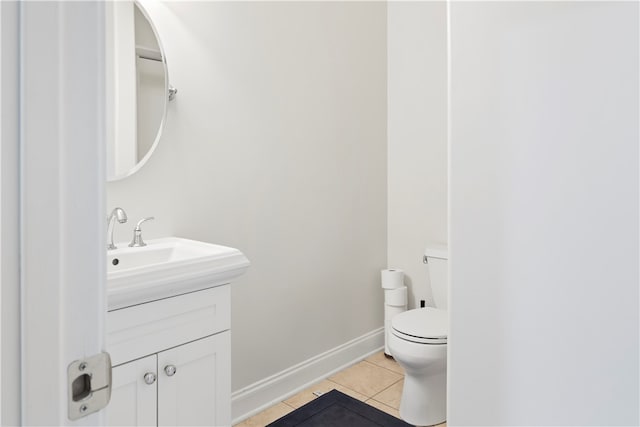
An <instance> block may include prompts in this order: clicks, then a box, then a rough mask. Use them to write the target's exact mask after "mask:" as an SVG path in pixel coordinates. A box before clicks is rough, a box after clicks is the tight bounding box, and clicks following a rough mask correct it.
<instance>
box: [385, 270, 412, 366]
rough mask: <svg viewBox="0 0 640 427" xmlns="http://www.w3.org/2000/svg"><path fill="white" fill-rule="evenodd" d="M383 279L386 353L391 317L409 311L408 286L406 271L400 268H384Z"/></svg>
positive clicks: (386, 350) (386, 352) (387, 350)
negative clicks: (405, 276) (405, 283)
mask: <svg viewBox="0 0 640 427" xmlns="http://www.w3.org/2000/svg"><path fill="white" fill-rule="evenodd" d="M380 273H381V274H380V275H381V281H382V289H384V353H385V354H386V355H389V356H390V355H391V352H390V351H389V344H388V342H389V339H388V338H389V334H390V333H391V332H390V331H391V319H392V318H393V316H395V315H396V314H399V313H402V312H403V311H407V287H406V286H405V285H404V272H403V271H402V270H398V269H388V270H382V271H381V272H380Z"/></svg>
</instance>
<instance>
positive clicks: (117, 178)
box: [107, 0, 171, 182]
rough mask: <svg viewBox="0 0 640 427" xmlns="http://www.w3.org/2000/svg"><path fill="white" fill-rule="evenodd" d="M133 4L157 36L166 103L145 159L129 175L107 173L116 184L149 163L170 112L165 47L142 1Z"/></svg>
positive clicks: (138, 0)
mask: <svg viewBox="0 0 640 427" xmlns="http://www.w3.org/2000/svg"><path fill="white" fill-rule="evenodd" d="M132 3H133V5H134V7H137V8H138V9H139V10H140V12H141V13H142V15H143V16H144V17H145V19H146V20H147V22H148V23H149V26H150V27H151V31H153V35H154V36H155V38H156V41H157V42H158V48H159V49H160V55H161V56H162V67H163V68H164V75H165V79H164V86H165V87H164V93H165V103H164V107H163V109H162V120H161V121H160V126H159V127H158V132H157V133H156V137H155V140H154V141H153V144H151V148H149V151H147V153H146V154H145V155H144V157H143V158H142V159H140V161H139V162H138V163H136V165H135V166H134V167H132V168H131V169H129V171H128V172H127V173H123V174H120V175H116V176H109V171H107V182H115V181H120V180H122V179H125V178H128V177H130V176H131V175H133V174H135V173H136V172H138V171H139V170H140V169H141V168H142V167H143V166H144V165H145V164H146V163H147V162H148V161H149V158H150V157H151V155H152V154H153V152H154V151H155V150H156V148H157V147H158V143H159V142H160V138H161V137H162V133H163V132H164V128H165V125H166V122H167V113H168V110H169V87H170V86H171V85H170V84H169V66H168V65H167V55H166V53H165V50H164V46H163V45H162V39H161V38H160V35H159V34H158V29H157V28H156V25H155V24H154V22H153V20H152V19H151V16H149V13H148V12H147V10H146V8H145V7H144V5H143V4H142V2H141V1H140V0H132ZM136 122H137V117H136ZM108 143H109V141H107V144H108Z"/></svg>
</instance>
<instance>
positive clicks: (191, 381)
mask: <svg viewBox="0 0 640 427" xmlns="http://www.w3.org/2000/svg"><path fill="white" fill-rule="evenodd" d="M230 370H231V333H230V332H229V331H226V332H222V333H219V334H217V335H213V336H210V337H207V338H203V339H201V340H198V341H193V342H191V343H189V344H185V345H181V346H180V347H176V348H173V349H171V350H167V351H163V352H162V353H159V354H158V381H159V384H158V425H160V426H197V425H199V426H229V425H231V372H230Z"/></svg>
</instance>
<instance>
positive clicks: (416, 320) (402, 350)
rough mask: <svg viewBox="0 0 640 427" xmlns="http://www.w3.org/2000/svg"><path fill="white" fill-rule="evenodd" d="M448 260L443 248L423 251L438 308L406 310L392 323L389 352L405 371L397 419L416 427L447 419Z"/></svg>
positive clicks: (430, 248)
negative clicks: (399, 417) (400, 418)
mask: <svg viewBox="0 0 640 427" xmlns="http://www.w3.org/2000/svg"><path fill="white" fill-rule="evenodd" d="M447 258H448V254H447V250H446V248H444V247H428V248H427V250H426V251H425V260H426V261H427V264H428V269H429V278H430V281H431V289H432V291H433V299H434V302H435V304H436V306H437V308H433V307H425V308H418V309H415V310H409V311H406V312H404V313H401V314H398V315H396V316H395V317H394V318H393V319H392V320H391V333H390V334H389V350H390V351H391V355H392V356H393V357H394V358H395V360H396V361H397V362H398V363H399V364H400V366H402V367H403V368H404V371H405V375H404V388H403V389H402V400H401V402H400V416H401V417H402V419H404V420H405V421H406V422H408V423H409V424H413V425H416V426H431V425H435V424H440V423H443V422H445V421H446V417H447V414H446V409H447V335H448V332H449V321H448V313H447V287H448V277H447Z"/></svg>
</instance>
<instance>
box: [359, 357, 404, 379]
mask: <svg viewBox="0 0 640 427" xmlns="http://www.w3.org/2000/svg"><path fill="white" fill-rule="evenodd" d="M363 361H364V362H367V363H371V364H372V365H375V366H377V367H379V368H382V369H386V370H387V371H390V372H393V373H394V374H398V375H402V376H403V377H404V372H402V373H400V372H398V371H394V370H393V369H389V368H387V367H386V366H382V365H379V364H377V363H376V362H370V361H368V360H367V359H364V360H363ZM395 363H398V362H395Z"/></svg>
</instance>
